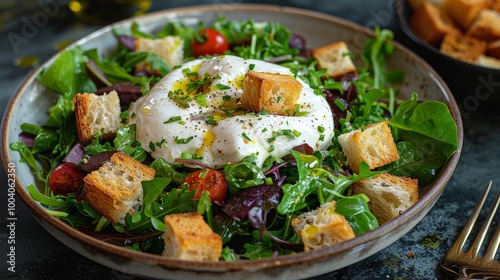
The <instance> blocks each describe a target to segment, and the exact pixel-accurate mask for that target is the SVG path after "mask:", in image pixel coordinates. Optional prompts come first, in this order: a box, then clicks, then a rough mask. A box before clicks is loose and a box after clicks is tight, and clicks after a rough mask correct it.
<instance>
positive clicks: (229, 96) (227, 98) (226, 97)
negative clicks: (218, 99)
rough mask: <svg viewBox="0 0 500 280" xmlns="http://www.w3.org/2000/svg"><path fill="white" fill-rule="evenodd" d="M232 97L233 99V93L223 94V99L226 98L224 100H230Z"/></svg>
mask: <svg viewBox="0 0 500 280" xmlns="http://www.w3.org/2000/svg"><path fill="white" fill-rule="evenodd" d="M231 99H232V97H231V95H227V94H226V95H223V96H222V100H224V101H229V100H231Z"/></svg>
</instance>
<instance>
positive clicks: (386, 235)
mask: <svg viewBox="0 0 500 280" xmlns="http://www.w3.org/2000/svg"><path fill="white" fill-rule="evenodd" d="M221 15H224V16H225V17H226V18H227V19H229V20H246V19H249V18H252V19H254V20H255V21H256V22H259V21H276V22H280V23H281V24H282V25H284V26H286V27H288V28H290V29H291V30H293V31H294V32H295V33H298V34H301V35H302V36H304V37H305V38H306V40H307V44H308V47H310V48H314V47H319V46H323V45H326V44H329V43H331V42H332V41H333V40H336V41H341V40H342V41H345V42H346V43H347V44H348V45H349V48H350V50H351V51H352V52H353V54H354V57H357V56H358V57H359V54H360V52H361V51H362V49H363V44H364V42H365V41H366V40H367V39H369V38H372V37H374V36H375V35H374V32H373V31H372V30H369V29H367V28H363V27H361V26H358V25H356V24H353V23H350V22H347V21H345V20H342V19H338V18H335V17H332V16H328V15H325V14H321V13H316V12H311V11H307V10H301V9H296V8H289V7H281V6H269V5H234V6H196V7H189V8H177V9H171V10H166V11H161V12H155V13H151V14H148V15H145V16H141V17H137V18H134V19H129V20H124V21H121V22H118V23H115V24H112V25H110V26H107V27H105V28H103V29H100V30H98V31H96V32H94V33H92V34H90V35H88V36H86V37H84V38H82V39H81V40H78V41H77V42H75V43H74V44H72V45H70V46H68V48H74V47H76V46H81V47H82V48H83V49H92V48H98V49H99V52H100V53H101V54H103V55H106V54H109V53H111V52H112V51H113V50H114V49H116V47H117V41H116V37H115V36H114V35H113V29H114V28H117V27H123V28H130V26H131V25H132V24H133V23H134V22H137V23H138V24H139V25H140V26H141V28H142V29H143V30H146V31H151V32H153V31H155V30H158V29H160V28H161V27H162V26H163V25H164V24H165V23H166V22H168V21H173V20H175V21H181V22H184V23H185V24H187V25H192V26H195V25H196V24H197V23H198V21H203V22H204V23H207V24H210V23H211V22H214V21H215V20H216V19H217V18H218V17H219V16H221ZM394 45H395V52H394V53H393V55H392V56H391V57H390V58H389V60H388V61H387V67H388V68H389V69H400V70H402V71H403V72H404V73H405V80H404V82H403V83H402V84H401V85H400V88H401V93H400V94H401V95H402V97H403V98H407V99H409V98H410V97H411V93H412V91H416V92H418V93H419V97H420V98H421V99H422V100H437V101H441V102H443V103H445V104H446V105H447V106H448V108H449V110H450V113H451V115H452V117H453V119H454V121H455V123H456V127H457V138H458V149H457V152H455V153H454V154H453V155H452V156H451V158H450V159H449V160H448V161H447V163H446V165H445V166H444V167H443V168H442V169H441V171H440V173H439V174H438V176H437V178H436V179H435V180H434V181H433V182H432V183H431V184H428V185H426V186H422V187H421V189H420V199H419V201H418V202H417V203H416V204H415V205H413V206H412V207H411V208H409V209H408V210H407V211H405V212H404V213H402V215H401V216H399V217H397V218H395V219H393V220H392V221H390V222H387V223H385V224H383V225H381V226H380V227H378V228H377V229H375V230H373V231H370V232H368V233H365V234H363V235H361V236H358V237H356V238H354V239H351V240H349V241H345V242H343V243H340V244H337V245H334V246H331V247H328V248H325V249H320V250H315V251H311V252H301V253H296V254H290V255H285V256H279V257H276V258H270V259H258V260H238V261H232V262H223V261H219V262H195V261H186V260H177V259H171V258H166V257H163V256H159V255H154V254H147V253H142V252H138V251H134V250H130V249H126V248H122V247H118V246H116V245H112V244H109V243H106V242H103V241H100V240H97V239H95V238H93V237H91V236H89V235H86V234H84V233H82V232H80V231H78V230H76V229H74V228H72V227H70V226H69V225H67V224H66V223H64V222H62V221H61V220H59V219H58V218H56V217H54V216H52V215H50V214H49V213H48V212H47V211H46V209H45V208H44V207H43V206H42V205H41V204H40V203H39V202H37V201H35V200H33V199H32V197H31V196H30V194H29V193H28V191H27V187H28V186H29V185H31V184H36V176H35V175H33V174H32V173H31V171H30V169H29V167H28V166H27V165H26V164H23V163H22V162H21V159H20V156H19V154H18V153H17V152H15V151H12V150H11V149H10V148H9V144H10V143H13V142H16V141H18V135H19V134H20V133H21V129H20V126H21V124H22V123H25V122H28V123H40V122H43V121H45V120H46V119H47V118H48V115H47V111H48V109H49V108H50V107H51V106H52V105H53V104H54V103H55V102H56V100H57V95H56V94H54V93H51V92H50V91H48V90H47V89H46V88H45V87H44V86H42V85H40V84H39V83H37V81H36V77H37V76H38V75H39V74H40V72H41V71H42V69H43V68H45V67H47V66H49V65H51V64H52V63H53V62H54V61H55V60H56V59H57V57H58V55H60V53H59V54H56V55H55V56H54V57H52V58H51V59H49V60H48V61H47V62H45V63H44V64H43V65H41V67H40V68H39V69H37V70H36V71H34V72H33V73H32V74H31V75H30V76H28V77H27V78H26V79H25V80H24V82H23V83H22V85H20V87H19V88H18V90H17V92H16V93H15V95H14V96H13V98H12V100H11V101H10V103H9V106H8V108H7V110H6V114H5V116H4V119H3V123H2V133H3V140H2V161H3V163H4V168H5V169H6V170H7V169H9V168H12V166H15V168H16V175H17V176H16V180H15V181H16V186H15V189H16V193H17V195H18V196H19V198H20V199H21V200H22V201H23V202H24V203H25V204H26V205H27V206H28V207H29V208H30V210H31V211H32V213H33V215H34V217H35V218H36V219H37V220H38V222H39V223H40V224H41V225H42V226H43V227H44V228H45V229H46V230H47V231H48V232H49V233H50V234H52V235H53V236H54V237H55V238H56V239H58V240H59V241H60V242H61V243H63V244H64V245H65V246H68V247H70V248H71V249H73V250H75V251H76V252H78V253H80V254H81V255H83V256H85V257H87V258H89V259H91V260H93V261H95V262H97V263H100V264H102V265H105V266H107V267H110V268H112V269H115V270H118V271H121V272H124V273H128V274H132V275H136V276H141V277H148V278H154V279H182V278H187V279H220V278H228V279H229V278H230V279H267V278H273V279H303V278H308V277H313V276H317V275H321V274H324V273H328V272H331V271H335V270H338V269H341V268H344V267H346V266H349V265H351V264H353V263H355V262H358V261H360V260H362V259H365V258H367V257H369V256H371V255H373V254H375V253H377V252H379V251H380V250H382V249H384V248H386V247H387V246H389V245H390V244H392V243H393V242H395V241H396V240H398V239H399V238H400V237H402V236H403V235H404V234H406V233H407V232H408V231H410V230H411V229H412V228H413V227H414V226H415V225H416V224H417V223H418V222H420V220H421V219H422V218H423V217H424V216H425V215H426V214H427V213H428V212H429V211H430V210H431V208H432V207H433V205H434V204H435V203H436V201H437V200H438V198H439V196H440V195H441V193H442V192H443V190H444V188H445V186H446V184H447V182H448V180H449V179H450V177H451V176H452V174H453V171H454V169H455V167H456V165H457V163H458V160H459V157H460V152H461V147H462V138H463V127H462V122H461V118H460V111H459V108H458V106H457V104H456V101H455V99H454V97H453V95H452V94H451V92H450V90H449V89H448V87H447V85H446V83H445V82H443V80H442V79H441V78H440V76H439V75H438V74H437V73H436V72H435V71H434V70H433V69H432V68H431V67H430V66H429V65H428V64H427V63H426V62H425V61H423V60H422V59H420V58H419V57H418V56H416V55H415V54H413V53H412V52H411V51H409V50H407V49H406V48H404V47H403V46H401V45H400V44H398V43H396V42H395V43H394ZM355 62H357V63H361V60H360V59H359V58H357V60H356V61H355Z"/></svg>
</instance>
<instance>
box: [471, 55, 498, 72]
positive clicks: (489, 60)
mask: <svg viewBox="0 0 500 280" xmlns="http://www.w3.org/2000/svg"><path fill="white" fill-rule="evenodd" d="M476 64H477V65H480V66H484V67H490V68H497V69H500V59H496V58H494V57H491V56H486V55H481V56H480V57H479V58H478V59H477V60H476Z"/></svg>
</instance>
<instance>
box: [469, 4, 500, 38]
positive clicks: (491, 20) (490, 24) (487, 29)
mask: <svg viewBox="0 0 500 280" xmlns="http://www.w3.org/2000/svg"><path fill="white" fill-rule="evenodd" d="M465 35H467V36H470V37H474V38H477V39H481V40H485V41H488V42H490V41H494V40H498V39H500V12H497V11H495V10H490V9H485V10H482V11H481V12H480V13H479V15H478V16H477V18H476V19H475V20H474V22H473V23H472V25H471V26H470V28H469V30H467V32H466V33H465Z"/></svg>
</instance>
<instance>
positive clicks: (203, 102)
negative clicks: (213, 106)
mask: <svg viewBox="0 0 500 280" xmlns="http://www.w3.org/2000/svg"><path fill="white" fill-rule="evenodd" d="M194 100H196V103H198V104H199V105H200V106H201V107H207V106H208V105H207V98H206V96H205V95H203V94H198V95H196V96H195V97H194Z"/></svg>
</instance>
